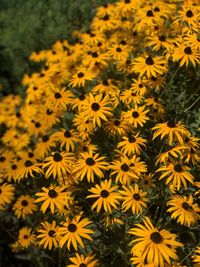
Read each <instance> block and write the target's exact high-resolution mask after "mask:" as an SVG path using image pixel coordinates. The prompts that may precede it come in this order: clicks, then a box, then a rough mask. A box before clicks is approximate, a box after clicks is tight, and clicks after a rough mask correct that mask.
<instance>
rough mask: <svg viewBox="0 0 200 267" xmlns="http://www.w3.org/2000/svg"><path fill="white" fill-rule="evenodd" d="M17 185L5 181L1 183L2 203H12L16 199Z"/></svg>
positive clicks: (0, 201)
mask: <svg viewBox="0 0 200 267" xmlns="http://www.w3.org/2000/svg"><path fill="white" fill-rule="evenodd" d="M14 192H15V187H14V185H12V184H8V183H3V184H1V185H0V205H1V206H4V205H6V204H10V203H11V202H12V200H13V199H14Z"/></svg>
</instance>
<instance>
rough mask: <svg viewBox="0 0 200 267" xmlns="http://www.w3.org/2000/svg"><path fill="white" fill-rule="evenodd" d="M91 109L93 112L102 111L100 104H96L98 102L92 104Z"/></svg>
mask: <svg viewBox="0 0 200 267" xmlns="http://www.w3.org/2000/svg"><path fill="white" fill-rule="evenodd" d="M91 109H92V110H93V111H98V110H99V109H100V105H99V104H98V103H96V102H95V103H92V105H91Z"/></svg>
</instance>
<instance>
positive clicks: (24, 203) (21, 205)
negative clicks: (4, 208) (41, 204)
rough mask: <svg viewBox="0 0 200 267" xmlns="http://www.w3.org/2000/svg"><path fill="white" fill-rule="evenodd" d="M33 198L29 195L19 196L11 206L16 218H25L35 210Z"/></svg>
mask: <svg viewBox="0 0 200 267" xmlns="http://www.w3.org/2000/svg"><path fill="white" fill-rule="evenodd" d="M34 201H35V200H34V198H32V197H30V196H29V195H22V196H20V197H19V198H18V199H17V201H16V202H15V204H14V206H13V210H14V212H15V215H16V216H17V218H18V219H19V218H21V217H22V218H23V219H24V218H25V217H26V216H27V215H30V214H33V213H34V212H35V211H36V210H37V206H36V205H35V204H34Z"/></svg>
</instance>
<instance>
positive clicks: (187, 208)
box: [167, 195, 200, 227]
mask: <svg viewBox="0 0 200 267" xmlns="http://www.w3.org/2000/svg"><path fill="white" fill-rule="evenodd" d="M167 205H168V206H170V208H169V209H168V210H167V211H168V212H171V213H172V214H171V218H172V219H176V220H177V222H178V223H180V224H183V225H185V226H188V227H190V226H191V225H194V224H195V223H197V220H199V219H200V215H199V214H198V213H199V212H200V208H199V207H198V204H193V197H192V196H191V195H190V196H189V197H186V196H184V197H181V196H178V195H176V196H173V197H172V199H171V200H169V201H168V202H167Z"/></svg>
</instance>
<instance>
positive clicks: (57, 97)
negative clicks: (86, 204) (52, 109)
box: [54, 92, 62, 99]
mask: <svg viewBox="0 0 200 267" xmlns="http://www.w3.org/2000/svg"><path fill="white" fill-rule="evenodd" d="M54 96H55V98H56V99H59V98H61V97H62V96H61V94H60V93H58V92H57V93H55V95H54Z"/></svg>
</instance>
